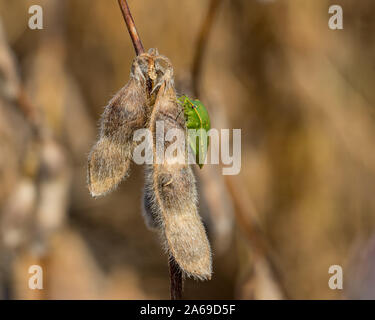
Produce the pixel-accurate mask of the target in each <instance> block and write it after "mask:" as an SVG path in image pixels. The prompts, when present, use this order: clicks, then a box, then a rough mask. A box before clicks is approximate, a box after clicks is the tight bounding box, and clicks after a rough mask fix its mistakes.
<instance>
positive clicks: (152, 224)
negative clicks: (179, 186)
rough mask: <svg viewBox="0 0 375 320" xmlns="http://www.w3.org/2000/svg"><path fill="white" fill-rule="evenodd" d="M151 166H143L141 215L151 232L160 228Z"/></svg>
mask: <svg viewBox="0 0 375 320" xmlns="http://www.w3.org/2000/svg"><path fill="white" fill-rule="evenodd" d="M153 173H154V170H153V166H152V165H145V186H144V189H143V203H142V215H143V218H144V220H145V224H146V226H147V227H148V228H149V229H151V230H158V229H160V226H161V220H160V219H159V217H160V211H159V209H158V206H157V203H156V201H155V192H154V189H153Z"/></svg>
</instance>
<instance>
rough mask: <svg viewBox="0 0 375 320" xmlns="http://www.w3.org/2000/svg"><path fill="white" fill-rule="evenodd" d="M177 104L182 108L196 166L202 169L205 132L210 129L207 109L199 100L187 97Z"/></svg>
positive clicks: (204, 153)
mask: <svg viewBox="0 0 375 320" xmlns="http://www.w3.org/2000/svg"><path fill="white" fill-rule="evenodd" d="M178 102H179V103H180V104H181V105H182V106H183V107H184V115H185V119H186V127H187V128H188V129H195V130H188V143H189V146H190V148H191V150H192V151H193V153H194V155H195V159H196V162H197V164H198V166H199V167H200V168H201V169H202V167H203V164H204V160H205V158H206V155H207V148H208V144H209V137H208V136H207V132H208V131H209V130H210V128H211V124H210V117H209V115H208V112H207V109H206V108H205V106H204V105H203V103H202V102H200V101H199V100H192V99H190V98H189V97H188V96H185V95H183V96H181V97H180V98H179V99H178Z"/></svg>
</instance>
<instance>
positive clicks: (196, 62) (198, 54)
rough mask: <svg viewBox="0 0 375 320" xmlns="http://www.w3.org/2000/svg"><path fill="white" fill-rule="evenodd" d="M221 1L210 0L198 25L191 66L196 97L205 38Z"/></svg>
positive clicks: (205, 44)
mask: <svg viewBox="0 0 375 320" xmlns="http://www.w3.org/2000/svg"><path fill="white" fill-rule="evenodd" d="M221 1H222V0H211V3H210V7H209V8H208V11H207V16H206V18H205V19H204V20H203V22H202V25H201V27H200V32H199V35H198V40H197V46H196V49H195V55H194V59H193V68H192V81H193V90H194V95H195V96H196V97H198V96H199V87H200V86H199V82H200V79H201V76H200V75H201V71H202V63H203V57H204V53H205V51H206V47H207V39H208V37H209V35H210V31H211V29H212V25H213V22H214V20H215V19H214V18H215V15H216V12H217V9H218V8H219V5H220V3H221Z"/></svg>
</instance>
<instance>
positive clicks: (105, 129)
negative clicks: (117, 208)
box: [88, 54, 153, 197]
mask: <svg viewBox="0 0 375 320" xmlns="http://www.w3.org/2000/svg"><path fill="white" fill-rule="evenodd" d="M152 63H153V61H152V59H150V55H148V54H143V55H140V56H138V57H136V58H135V59H134V61H133V64H132V68H131V74H130V80H129V82H128V83H127V84H126V85H125V87H123V88H122V89H121V90H120V91H119V92H118V93H117V94H116V95H115V96H114V97H113V98H112V100H111V101H110V102H109V104H108V105H107V106H106V108H105V110H104V113H103V115H102V117H101V121H100V138H99V140H98V142H97V143H96V144H95V145H94V147H93V148H92V150H91V152H90V155H89V160H88V186H89V190H90V192H91V195H92V196H93V197H96V196H102V195H105V194H106V193H108V192H110V191H112V190H113V189H115V188H116V187H117V185H118V184H119V182H120V181H121V180H122V179H124V178H125V177H126V176H127V173H128V170H129V165H130V159H131V156H132V153H133V150H134V147H135V143H134V141H133V133H134V131H135V130H137V129H140V128H144V127H145V126H146V125H147V119H148V118H149V114H150V110H149V101H148V91H147V81H146V79H148V71H149V70H150V64H152Z"/></svg>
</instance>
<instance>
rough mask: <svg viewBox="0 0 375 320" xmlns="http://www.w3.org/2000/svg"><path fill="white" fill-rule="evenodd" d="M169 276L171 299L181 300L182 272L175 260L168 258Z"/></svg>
mask: <svg viewBox="0 0 375 320" xmlns="http://www.w3.org/2000/svg"><path fill="white" fill-rule="evenodd" d="M169 276H170V282H171V286H170V289H171V300H181V298H182V272H181V269H180V267H179V266H178V264H177V263H176V261H175V260H174V259H173V258H172V257H171V258H170V259H169Z"/></svg>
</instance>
